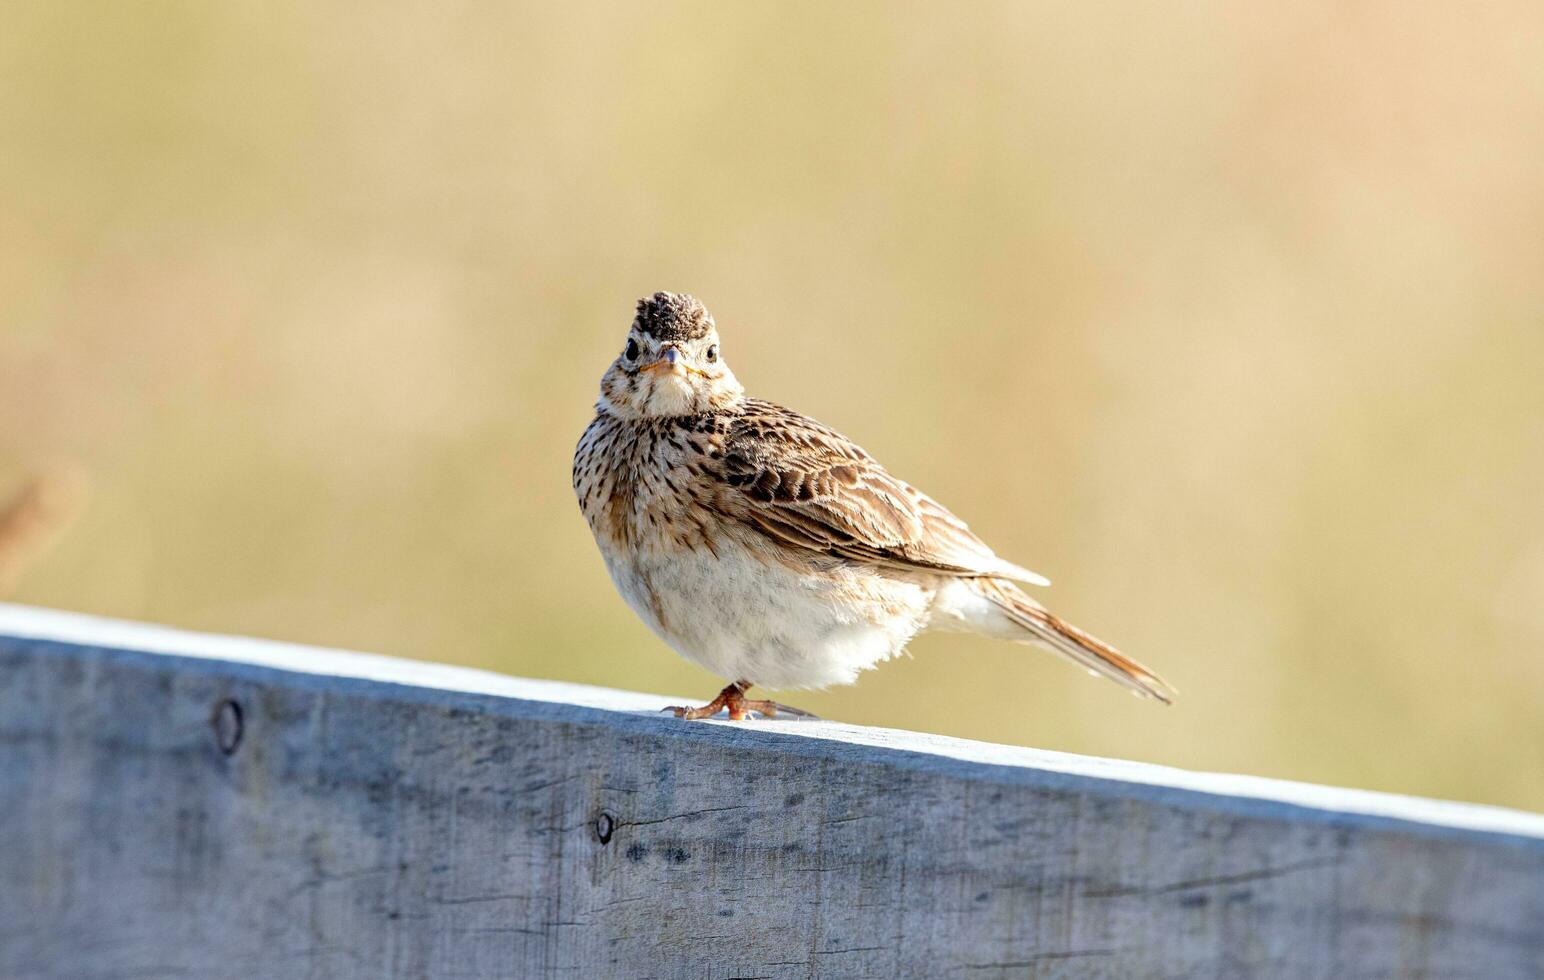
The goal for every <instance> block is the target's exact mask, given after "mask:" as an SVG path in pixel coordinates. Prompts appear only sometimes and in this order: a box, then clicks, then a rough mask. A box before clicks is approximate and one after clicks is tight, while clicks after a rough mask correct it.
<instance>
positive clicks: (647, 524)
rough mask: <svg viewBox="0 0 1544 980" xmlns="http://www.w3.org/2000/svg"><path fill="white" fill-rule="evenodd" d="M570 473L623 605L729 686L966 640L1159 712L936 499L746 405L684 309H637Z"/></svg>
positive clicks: (666, 302) (1139, 671)
mask: <svg viewBox="0 0 1544 980" xmlns="http://www.w3.org/2000/svg"><path fill="white" fill-rule="evenodd" d="M573 479H574V490H575V493H576V495H577V496H578V498H579V504H580V507H581V508H582V510H583V511H584V515H585V518H586V520H587V521H588V522H589V524H590V528H591V530H592V531H593V532H594V535H595V539H596V543H597V544H598V545H599V547H600V551H601V554H602V556H603V557H604V559H605V562H606V567H607V569H608V571H609V572H610V573H611V576H612V580H613V581H614V582H615V583H616V585H617V588H618V590H619V591H620V592H621V594H622V595H623V597H624V598H625V599H626V600H627V602H628V603H629V605H631V606H632V608H633V609H634V611H635V612H637V613H638V615H639V616H640V617H641V618H642V619H643V620H644V622H645V623H647V624H648V626H649V627H650V628H651V629H652V630H654V632H655V633H657V634H658V635H659V636H660V637H661V638H662V639H664V640H665V642H667V643H669V644H670V645H671V646H672V647H673V648H674V649H675V650H676V651H677V652H679V653H680V654H681V655H682V656H684V657H686V658H687V659H688V660H691V661H693V662H695V663H698V664H700V665H701V666H703V667H705V668H707V669H708V670H711V671H713V672H714V673H716V674H718V675H719V676H721V677H724V678H726V679H727V680H730V681H738V682H742V683H743V684H745V685H748V684H762V685H766V686H769V687H778V688H807V687H825V686H827V685H830V684H841V683H850V682H852V681H853V680H854V679H855V678H856V676H857V674H858V672H859V671H861V670H863V669H865V668H868V667H872V666H874V665H876V664H878V663H880V662H882V661H884V660H886V659H888V658H890V657H893V656H895V655H896V654H898V653H899V652H900V651H901V650H902V649H903V648H904V647H905V645H906V643H907V642H908V641H909V640H910V639H911V638H912V637H913V636H915V635H916V634H917V633H919V632H922V631H924V630H928V629H939V630H965V631H971V632H979V633H984V634H987V635H990V636H995V637H999V638H1004V639H1014V640H1020V641H1025V642H1033V643H1039V644H1041V645H1044V646H1048V647H1050V648H1051V649H1053V650H1055V651H1056V652H1058V653H1061V654H1063V655H1064V656H1067V657H1069V658H1070V659H1072V660H1074V661H1076V662H1078V663H1080V664H1081V665H1082V666H1084V667H1086V668H1088V669H1089V670H1090V671H1092V672H1095V673H1100V674H1104V675H1105V676H1109V677H1112V678H1113V679H1115V680H1117V681H1120V682H1121V683H1123V684H1125V685H1126V686H1128V687H1130V688H1131V689H1132V690H1134V691H1136V692H1137V693H1140V694H1144V695H1147V696H1150V697H1155V698H1159V699H1161V700H1168V694H1169V692H1170V689H1169V688H1168V687H1167V685H1166V684H1164V682H1163V681H1162V680H1161V679H1159V678H1158V677H1157V676H1156V675H1154V674H1152V673H1151V672H1150V671H1148V670H1146V669H1145V668H1143V667H1141V666H1140V665H1139V664H1136V663H1135V662H1134V661H1131V660H1129V659H1127V658H1126V657H1124V656H1122V655H1121V654H1119V653H1118V652H1117V651H1115V650H1114V649H1113V648H1111V647H1109V646H1108V645H1106V644H1104V643H1102V642H1100V641H1098V640H1096V639H1094V638H1093V637H1091V636H1088V635H1087V634H1086V633H1083V632H1082V631H1080V630H1077V629H1076V628H1074V627H1072V626H1070V625H1069V624H1066V623H1063V622H1062V621H1061V620H1059V619H1057V618H1056V617H1055V616H1053V615H1051V614H1050V613H1049V612H1047V611H1046V610H1044V609H1043V608H1042V607H1041V606H1040V605H1039V604H1038V603H1036V602H1034V600H1032V599H1030V598H1029V597H1028V596H1027V595H1025V594H1024V593H1023V592H1022V591H1021V590H1020V589H1019V588H1018V586H1017V585H1016V584H1015V583H1016V582H1025V583H1033V584H1040V585H1043V584H1048V583H1046V581H1045V580H1044V579H1043V578H1041V577H1040V576H1038V575H1036V574H1035V573H1033V572H1030V571H1028V570H1027V569H1024V568H1021V567H1019V566H1018V565H1014V564H1012V563H1010V562H1007V561H1004V560H1003V559H1001V558H999V557H997V555H995V554H994V553H993V552H992V550H991V549H990V548H989V547H987V545H986V544H985V543H984V542H983V541H981V539H980V538H978V537H976V535H974V534H973V533H971V531H970V529H969V528H968V527H967V526H966V525H965V523H964V522H963V521H961V520H960V519H959V518H957V517H955V516H954V515H953V514H951V513H950V512H949V511H948V510H947V509H946V508H944V507H943V506H942V505H941V504H939V503H937V502H936V501H934V500H933V499H932V498H930V497H928V496H927V495H925V494H923V493H921V492H920V491H918V490H917V489H915V488H914V487H912V486H910V485H909V484H907V483H905V482H904V481H902V480H900V479H898V478H896V477H894V476H892V475H891V474H890V473H888V472H887V471H886V470H885V469H884V467H882V466H881V465H880V464H879V463H878V462H877V461H876V460H874V459H873V457H871V456H869V455H868V454H867V453H866V452H864V451H863V450H862V449H860V448H859V447H858V446H857V445H855V444H854V443H852V442H851V441H849V440H848V439H846V438H845V437H843V436H842V435H841V434H839V433H837V432H835V431H833V430H831V429H829V428H827V427H826V426H823V425H821V424H820V423H819V422H816V421H815V420H813V419H811V418H808V417H806V416H803V415H800V414H799V413H798V412H795V411H792V410H791V409H787V408H783V407H781V406H778V405H774V404H772V403H770V402H765V401H761V400H759V399H755V398H747V397H745V396H744V394H743V389H741V387H740V385H739V382H738V381H736V380H735V378H734V375H733V374H732V373H731V372H730V371H729V369H728V367H727V365H725V364H724V363H723V361H722V358H721V357H719V351H718V335H717V328H716V325H715V324H714V321H713V318H712V316H711V315H710V314H708V312H707V310H706V308H704V307H703V306H702V304H701V303H699V302H698V301H697V300H695V299H693V298H692V297H690V296H686V295H684V294H674V293H656V294H655V295H654V296H652V297H649V298H647V299H644V300H641V301H640V302H639V304H638V315H637V317H636V318H635V319H634V322H633V325H632V328H631V330H630V331H629V334H628V342H627V346H626V347H625V348H624V351H623V354H622V356H621V357H619V358H618V359H617V361H616V362H615V363H613V364H612V366H611V368H610V369H609V370H608V371H607V372H606V375H605V377H604V378H603V379H602V382H601V396H600V399H599V401H598V403H597V407H596V416H595V419H594V421H592V422H591V423H590V425H589V427H588V428H587V429H586V430H585V433H584V436H583V437H582V438H581V439H580V441H579V446H578V449H577V450H576V452H575V455H574V469H573ZM732 687H733V685H731V688H732ZM730 690H731V689H730V688H726V693H727V692H729V691H730ZM731 713H732V715H733V707H732V706H731Z"/></svg>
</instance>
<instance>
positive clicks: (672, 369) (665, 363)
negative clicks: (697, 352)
mask: <svg viewBox="0 0 1544 980" xmlns="http://www.w3.org/2000/svg"><path fill="white" fill-rule="evenodd" d="M638 370H640V371H642V372H644V373H645V374H654V373H656V372H658V373H662V374H702V373H703V372H702V371H699V370H697V369H696V368H694V367H692V366H691V365H690V364H688V363H687V362H686V357H685V356H684V355H683V354H682V353H681V352H680V351H678V350H676V349H675V348H674V347H666V348H665V349H664V350H662V351H660V352H659V358H658V359H657V360H654V361H650V362H649V363H648V364H645V365H643V367H641V368H639V369H638Z"/></svg>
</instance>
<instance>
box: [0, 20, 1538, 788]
mask: <svg viewBox="0 0 1544 980" xmlns="http://www.w3.org/2000/svg"><path fill="white" fill-rule="evenodd" d="M5 20H6V28H5V30H4V31H3V32H0V490H4V491H6V492H10V491H11V490H12V489H13V488H19V487H21V486H23V485H24V484H25V483H26V481H27V480H28V479H29V478H31V477H33V476H35V475H37V474H40V473H42V474H47V473H53V472H57V471H59V470H60V468H61V467H62V468H63V469H64V470H66V471H67V472H69V473H71V474H83V475H84V479H85V480H86V481H88V482H89V484H90V486H91V490H92V492H91V500H90V503H89V505H87V506H85V507H84V508H83V509H82V510H81V511H80V515H79V518H78V519H77V520H76V521H75V522H74V523H73V525H71V526H70V527H69V528H68V529H67V530H66V531H65V532H64V533H63V534H62V535H60V536H59V537H58V540H57V543H56V544H55V546H54V547H53V548H52V550H51V551H49V552H48V553H47V554H46V555H42V556H41V557H38V558H37V560H35V561H33V562H32V564H31V566H30V567H29V568H28V569H27V571H26V573H25V574H24V575H21V576H20V577H19V578H18V579H17V583H18V584H17V586H16V588H15V590H14V591H13V593H12V598H14V599H15V600H17V601H23V602H31V603H39V604H44V605H51V606H61V607H66V608H72V609H82V610H88V611H93V612H100V613H104V614H110V615H116V616H127V617H133V618H140V619H148V620H155V621H160V622H166V623H171V624H176V625H180V626H185V627H193V628H198V629H207V630H218V631H225V632H238V633H253V634H258V635H264V636H274V637H283V638H287V639H294V640H301V641H309V642H314V643H321V644H332V645H339V646H345V647H355V648H366V649H373V650H380V651H385V652H389V653H393V654H400V655H403V656H409V657H418V658H430V659H439V660H446V661H454V662H457V663H462V664H469V665H475V666H479V667H486V668H491V669H494V670H499V671H507V672H511V673H517V674H525V675H531V676H541V677H559V678H566V679H571V680H576V681H585V682H593V683H597V684H605V685H612V686H618V687H627V688H638V689H643V690H649V691H658V692H666V693H670V694H680V695H687V696H703V697H705V696H707V695H709V694H711V693H712V692H713V691H715V690H717V688H718V686H719V684H720V681H719V679H717V678H711V677H708V676H706V675H704V674H703V673H701V672H699V671H697V670H696V669H695V668H692V667H690V666H688V665H686V664H685V663H684V662H682V661H681V660H679V659H678V658H677V657H676V656H675V655H674V654H673V653H671V652H670V651H669V650H668V649H667V648H665V647H664V646H663V645H662V644H660V643H659V642H658V641H657V640H655V639H654V638H653V637H652V636H651V635H650V634H648V633H647V632H646V631H645V630H644V628H643V627H642V626H641V625H640V624H639V623H638V622H637V621H635V620H634V618H633V617H632V615H631V614H630V613H629V612H628V611H627V609H626V608H625V607H624V606H623V604H622V602H621V600H620V599H618V598H617V597H616V596H615V594H614V593H613V591H612V589H611V586H610V584H609V583H608V581H607V579H606V577H605V573H604V571H603V569H602V566H601V563H600V560H599V558H598V556H597V554H596V551H595V548H594V546H593V544H592V542H591V540H590V537H589V533H588V531H587V530H586V528H585V526H584V522H583V521H582V519H581V518H580V515H579V513H578V510H577V508H576V507H575V505H574V502H573V500H572V499H571V494H570V490H569V478H568V467H569V459H570V453H571V451H572V447H573V443H574V441H575V440H576V439H577V437H578V435H579V432H580V431H581V429H582V428H583V427H584V425H585V423H586V422H587V421H588V419H589V417H590V413H591V405H592V404H593V400H594V395H595V387H596V383H597V381H598V379H599V377H600V374H601V371H602V370H603V369H604V367H605V365H606V364H607V362H608V361H609V360H610V359H611V358H612V357H613V356H614V355H615V353H616V350H617V348H618V346H619V344H620V343H621V341H622V338H623V334H624V331H625V329H626V327H627V324H628V321H629V319H630V316H631V309H632V303H633V300H634V299H635V298H636V297H637V296H639V295H642V294H644V293H647V292H651V291H653V290H655V289H659V288H668V289H677V290H685V291H690V292H694V293H696V294H697V295H699V296H700V297H702V298H703V299H704V300H705V301H706V302H707V303H708V305H709V307H710V308H711V309H713V311H714V312H715V314H716V315H717V318H718V321H719V324H720V328H721V331H722V334H723V337H724V341H725V348H724V349H725V355H726V357H727V358H728V359H729V361H730V363H731V364H733V366H734V368H735V370H736V372H737V373H738V374H739V376H740V378H741V379H742V380H743V381H744V382H745V383H746V384H747V385H748V387H749V388H750V389H751V391H752V392H753V393H755V394H758V395H760V396H763V397H767V398H771V399H773V400H776V401H781V402H784V403H787V404H790V405H792V406H795V407H797V408H799V409H801V410H803V411H805V412H808V413H810V414H812V415H815V416H816V417H818V418H820V419H821V420H823V421H825V422H827V423H828V424H831V425H834V426H836V427H837V428H839V429H841V430H843V431H845V432H846V433H847V434H849V435H850V436H852V437H853V438H855V439H857V440H858V441H859V442H861V443H862V444H863V445H865V446H866V447H867V448H868V449H869V450H870V451H872V452H873V453H875V454H876V455H877V456H879V457H880V458H881V459H882V460H884V461H885V462H886V463H887V464H888V465H889V466H890V467H891V469H893V470H895V471H896V472H898V473H899V474H901V475H902V476H904V477H905V478H907V479H909V480H911V481H912V482H914V483H916V484H918V485H919V486H921V487H922V488H923V489H925V490H927V491H928V492H930V493H932V494H933V495H934V496H936V497H938V498H939V499H941V500H943V501H944V502H945V503H946V504H948V505H950V506H951V507H952V508H954V509H955V510H956V511H958V512H959V513H960V514H961V515H963V516H965V517H966V518H967V519H968V520H970V521H971V522H972V524H973V526H974V527H975V528H976V529H977V530H978V531H979V532H980V533H981V534H982V535H983V536H984V537H986V538H987V539H988V540H989V541H991V542H992V543H993V544H994V546H996V547H997V548H998V550H999V551H1001V552H1003V553H1004V554H1005V555H1007V556H1009V557H1011V558H1012V559H1013V560H1015V561H1019V562H1023V563H1024V564H1027V565H1029V566H1030V567H1033V568H1035V569H1037V570H1040V571H1043V572H1045V573H1046V574H1048V575H1049V576H1050V577H1052V578H1053V579H1054V580H1055V581H1056V585H1055V587H1054V588H1053V589H1051V590H1049V591H1048V592H1044V593H1042V596H1043V597H1044V598H1045V599H1046V601H1047V602H1048V603H1049V604H1050V605H1051V607H1052V608H1054V609H1056V610H1058V611H1059V612H1061V613H1062V614H1064V615H1066V616H1067V617H1068V618H1069V619H1071V620H1073V621H1074V622H1077V623H1079V624H1081V625H1083V626H1085V627H1086V628H1088V629H1090V630H1092V631H1094V632H1096V633H1097V634H1099V635H1101V636H1104V637H1107V638H1108V639H1110V640H1111V641H1113V642H1115V643H1117V644H1119V645H1120V646H1121V647H1122V648H1123V649H1125V650H1126V651H1128V652H1129V653H1131V654H1133V655H1135V656H1137V657H1139V658H1141V659H1143V660H1145V661H1147V662H1149V663H1151V664H1152V665H1153V666H1155V667H1156V668H1158V669H1159V670H1160V671H1161V672H1163V673H1164V674H1165V675H1166V676H1168V677H1169V678H1170V679H1172V680H1173V681H1174V682H1175V683H1176V684H1177V685H1178V686H1179V688H1180V689H1181V691H1182V698H1181V700H1180V702H1179V704H1178V706H1176V707H1175V708H1173V709H1169V710H1165V709H1162V708H1159V707H1156V706H1154V705H1152V704H1149V703H1142V702H1139V701H1137V700H1135V699H1134V698H1131V697H1129V696H1127V695H1126V694H1124V693H1122V692H1121V691H1120V690H1119V689H1117V688H1116V687H1115V686H1114V685H1112V684H1107V683H1099V682H1095V681H1093V680H1091V679H1090V678H1088V677H1086V676H1084V675H1082V674H1081V673H1080V672H1078V671H1075V670H1072V669H1069V668H1068V667H1067V666H1066V665H1064V664H1062V663H1059V662H1057V661H1055V660H1054V658H1052V657H1051V656H1049V655H1046V654H1042V653H1038V652H1035V651H1031V650H1028V649H1025V648H1017V647H1012V646H1007V645H999V644H994V643H991V642H988V641H984V640H975V639H971V638H964V637H936V638H931V637H930V638H924V639H923V640H921V641H919V642H917V643H916V644H915V645H914V647H913V653H914V658H912V659H904V660H901V661H899V662H896V663H893V664H888V665H885V666H884V667H882V668H881V669H880V670H878V671H876V672H874V673H871V674H868V675H866V676H865V678H864V679H863V681H862V683H860V684H859V685H858V686H857V687H854V688H847V689H842V690H836V691H831V692H828V693H823V694H805V695H797V696H794V695H790V696H789V697H788V700H790V701H793V702H794V703H796V704H800V705H802V706H805V707H808V708H810V709H812V710H815V711H817V712H819V713H820V714H822V715H825V716H827V717H832V718H838V719H843V720H848V721H854V722H862V723H869V724H882V725H891V726H898V727H911V728H920V729H925V730H930V731H939V732H946V733H950V734H956V735H962V736H970V737H975V738H985V739H992V740H1000V741H1008V742H1016V743H1023V744H1031V745H1038V746H1044V747H1051V748H1057V749H1065V750H1070V751H1077V752H1086V753H1095V754H1102V755H1115V756H1123V757H1130V758H1140V759H1147V760H1154V761H1160V762H1165V763H1171V764H1175V765H1180V766H1186V767H1198V768H1215V769H1226V770H1235V771H1244V772H1252V773H1261V774H1269V775H1278V776H1283V777H1294V778H1302V779H1309V780H1317V781H1323V782H1330V783H1341V784H1353V785H1358V786H1364V787H1369V788H1379V789H1391V790H1400V791H1408V792H1414V793H1421V794H1430V795H1436V796H1446V797H1462V798H1469V799H1475V800H1481V801H1493V802H1499V803H1507V804H1514V805H1521V806H1526V807H1532V808H1536V809H1538V808H1544V713H1541V711H1540V705H1541V701H1544V655H1541V649H1544V236H1541V234H1540V229H1541V228H1544V172H1541V171H1544V58H1541V57H1540V56H1539V52H1540V50H1541V47H1540V43H1541V40H1544V13H1541V12H1540V8H1538V7H1537V5H1530V4H1524V3H1512V4H1510V5H1508V4H1505V3H1502V4H1495V5H1486V6H1485V7H1484V8H1483V9H1470V8H1467V7H1463V8H1460V7H1451V8H1443V7H1415V6H1411V5H1407V4H1401V3H1394V2H1379V3H1370V4H1357V5H1352V6H1347V5H1344V4H1337V3H1331V2H1314V3H1308V4H1296V5H1289V6H1284V7H1280V8H1279V9H1278V8H1277V7H1270V6H1265V5H1253V6H1245V7H1240V6H1238V5H1236V4H1228V3H1223V2H1210V3H1199V4H1187V5H1180V6H1176V5H1143V4H1114V5H1084V4H1076V3H1065V2H1063V3H1036V4H1016V3H1001V4H976V5H970V6H968V7H966V8H962V9H945V8H944V7H941V6H937V5H921V4H901V5H897V4H889V3H852V4H821V3H809V4H781V3H779V4H771V3H761V4H732V5H731V4H710V3H701V4H690V5H655V4H647V5H645V4H639V5H626V6H618V5H613V4H604V5H600V4H597V5H585V6H574V5H532V6H517V5H501V6H496V5H476V4H460V3H450V4H436V5H419V6H416V7H395V6H392V5H379V4H363V3H353V4H349V3H343V4H327V5H315V4H301V3H271V4H254V3H245V2H237V3H219V4H212V3H194V2H182V3H145V4H67V3H50V2H36V3H13V4H8V5H7V6H6V17H5ZM70 480H77V481H78V480H79V476H78V475H77V476H72V477H70ZM72 499H73V498H72ZM662 703H663V701H662Z"/></svg>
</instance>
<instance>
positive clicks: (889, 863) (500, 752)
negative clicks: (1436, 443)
mask: <svg viewBox="0 0 1544 980" xmlns="http://www.w3.org/2000/svg"><path fill="white" fill-rule="evenodd" d="M0 678H3V680H0V841H3V842H4V843H3V846H0V976H3V977H16V978H32V977H50V978H51V977H70V978H87V977H91V978H104V980H105V978H129V977H201V978H208V977H232V978H236V977H240V978H253V977H327V978H340V980H352V978H372V980H374V978H382V977H414V978H416V977H444V978H451V977H461V978H469V980H470V978H476V980H482V978H494V977H548V976H579V977H613V976H614V977H639V978H641V977H660V978H666V977H710V978H728V977H766V978H796V977H886V978H889V977H965V978H973V980H985V978H995V977H1030V976H1046V977H1050V976H1087V977H1146V976H1154V977H1157V976H1163V977H1191V976H1198V977H1199V976H1205V977H1230V978H1231V977H1254V976H1260V977H1267V976H1269V977H1334V978H1351V977H1369V978H1370V977H1421V976H1429V977H1475V978H1482V977H1483V978H1504V977H1537V976H1540V975H1544V818H1539V817H1535V816H1532V815H1528V814H1520V813H1515V812H1511V811H1504V810H1496V809H1492V808H1484V807H1466V806H1463V805H1459V804H1438V803H1432V802H1429V801H1418V800H1407V799H1403V798H1399V797H1388V796H1382V795H1379V794H1370V793H1358V792H1355V791H1340V790H1330V789H1326V788H1323V787H1307V786H1301V785H1297V784H1285V783H1276V782H1273V781H1269V780H1251V779H1245V778H1243V777H1225V776H1206V775H1202V774H1194V773H1179V772H1176V771H1174V770H1165V769H1161V768H1158V767H1151V766H1136V765H1132V764H1126V763H1113V762H1107V761H1104V760H1089V759H1078V758H1077V757H1070V756H1062V755H1057V754H1054V753H1035V752H1033V751H1031V750H1020V749H1004V748H1000V747H992V746H981V745H978V744H976V743H966V742H959V741H957V740H951V739H940V738H937V737H928V736H917V735H911V734H908V733H901V732H878V731H876V730H872V729H855V728H850V727H845V726H838V725H829V724H809V723H800V722H793V723H786V724H779V723H762V724H756V725H741V726H730V725H727V724H711V723H684V722H679V721H676V720H675V719H672V718H663V717H656V716H655V715H654V714H653V713H652V712H651V711H650V710H649V709H651V708H656V707H658V706H659V705H661V704H664V703H667V702H668V701H669V699H667V698H663V697H659V698H655V697H651V696H645V695H635V694H627V693H624V692H606V691H597V690H595V689H587V688H574V687H570V686H567V685H552V684H542V683H539V682H523V681H519V680H516V679H511V678H498V677H494V676H492V675H484V674H478V673H476V672H472V671H460V670H456V669H454V668H443V667H433V666H428V665H414V664H410V663H406V662H402V661H391V660H388V659H386V658H379V657H369V656H366V655H350V654H342V653H338V652H336V651H313V650H307V649H305V648H297V647H288V646H283V645H278V644H266V643H262V642H260V641H249V640H236V639H231V638H219V637H199V636H194V635H190V634H180V633H173V632H170V631H165V630H157V629H154V628H144V627H135V626H131V625H128V624H114V623H108V622H103V621H90V620H85V619H81V618H76V617H68V616H62V615H58V614H49V613H42V612H38V611H34V610H26V609H21V608H18V607H0ZM237 713H239V721H238V720H236V714H237Z"/></svg>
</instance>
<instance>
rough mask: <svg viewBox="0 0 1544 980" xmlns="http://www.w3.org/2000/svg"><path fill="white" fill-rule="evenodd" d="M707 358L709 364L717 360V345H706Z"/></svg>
mask: <svg viewBox="0 0 1544 980" xmlns="http://www.w3.org/2000/svg"><path fill="white" fill-rule="evenodd" d="M707 356H708V363H709V364H712V363H713V362H714V361H716V360H718V345H717V344H709V345H708V355H707Z"/></svg>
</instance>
